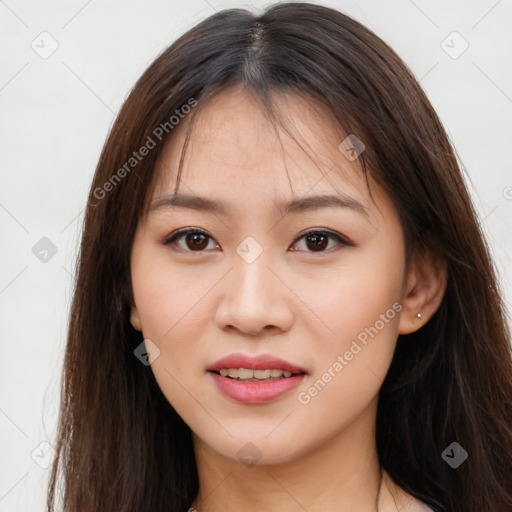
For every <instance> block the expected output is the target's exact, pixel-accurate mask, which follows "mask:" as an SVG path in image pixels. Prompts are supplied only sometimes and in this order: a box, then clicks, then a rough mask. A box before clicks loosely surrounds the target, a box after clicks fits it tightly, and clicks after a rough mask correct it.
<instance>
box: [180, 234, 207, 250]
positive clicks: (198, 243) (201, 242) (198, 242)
mask: <svg viewBox="0 0 512 512" xmlns="http://www.w3.org/2000/svg"><path fill="white" fill-rule="evenodd" d="M185 243H186V244H187V247H188V248H189V249H191V250H192V251H195V250H201V249H205V248H206V246H207V245H208V237H207V236H206V235H203V234H202V233H188V234H187V235H185Z"/></svg>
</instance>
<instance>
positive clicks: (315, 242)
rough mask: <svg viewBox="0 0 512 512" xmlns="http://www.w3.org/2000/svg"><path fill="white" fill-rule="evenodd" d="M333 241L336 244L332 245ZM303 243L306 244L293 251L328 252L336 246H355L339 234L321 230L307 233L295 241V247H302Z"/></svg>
mask: <svg viewBox="0 0 512 512" xmlns="http://www.w3.org/2000/svg"><path fill="white" fill-rule="evenodd" d="M332 240H334V241H335V243H334V244H333V243H331V241H332ZM301 242H304V243H303V247H301V248H299V249H292V250H294V251H297V250H300V251H305V252H327V251H329V250H330V249H331V248H333V247H335V246H336V245H345V246H348V247H352V246H354V244H353V243H351V242H349V241H348V240H347V239H345V238H344V237H342V236H341V235H339V234H338V233H333V232H332V231H320V230H315V231H309V232H307V233H304V234H303V235H301V236H299V237H298V238H297V239H296V240H295V242H294V245H295V244H297V245H300V243H301ZM304 246H305V248H304Z"/></svg>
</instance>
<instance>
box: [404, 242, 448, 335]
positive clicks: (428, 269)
mask: <svg viewBox="0 0 512 512" xmlns="http://www.w3.org/2000/svg"><path fill="white" fill-rule="evenodd" d="M447 279H448V271H447V265H446V261H445V260H444V258H442V257H441V255H440V254H439V253H437V252H436V251H434V250H433V249H430V248H428V247H425V246H421V248H417V249H416V250H415V251H414V253H413V255H412V256H411V262H410V266H409V271H408V273H407V276H406V278H405V284H404V287H403V291H402V302H401V304H402V311H401V314H400V322H399V324H398V332H399V333H400V334H409V333H411V332H414V331H417V330H418V329H419V328H420V327H422V326H423V325H425V324H426V323H427V322H428V321H429V320H430V318H431V317H432V316H433V315H434V313H435V312H436V311H437V308H438V307H439V305H440V304H441V302H442V300H443V297H444V292H445V290H446V282H447ZM418 313H420V314H421V318H419V317H418V316H417V315H418Z"/></svg>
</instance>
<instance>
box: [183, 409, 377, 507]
mask: <svg viewBox="0 0 512 512" xmlns="http://www.w3.org/2000/svg"><path fill="white" fill-rule="evenodd" d="M365 415H370V416H373V421H369V417H368V416H366V417H360V418H358V419H357V420H356V421H355V422H354V423H353V424H352V425H350V426H348V427H347V428H346V429H344V430H343V431H342V432H341V433H339V434H338V435H336V436H335V437H333V438H332V439H330V440H329V441H328V442H327V443H324V444H323V445H321V446H318V447H314V448H313V449H312V450H311V451H310V452H309V453H305V454H303V455H302V456H300V457H296V458H295V459H294V460H292V461H289V462H286V463H283V464H256V465H254V466H250V467H248V466H246V465H244V464H242V463H241V462H240V461H238V460H233V459H230V458H226V457H224V456H222V455H220V454H219V453H217V452H215V451H214V450H212V449H211V448H210V447H209V446H208V445H206V444H205V443H203V442H202V441H201V440H200V439H199V438H197V437H196V436H195V435H194V450H195V456H196V463H197V468H198V476H199V493H198V496H197V499H196V500H195V501H194V503H193V504H192V510H196V511H197V512H213V511H218V510H223V511H225V512H232V511H233V512H234V511H235V510H236V511H237V512H238V511H239V510H244V511H246V512H253V511H254V512H256V511H261V510H265V511H268V512H274V511H276V512H277V511H279V512H292V511H293V512H296V511H298V510H323V511H326V512H328V511H333V512H334V511H336V512H348V511H350V512H356V511H361V512H362V511H364V512H374V511H376V510H377V502H378V500H379V489H380V486H381V480H382V473H381V468H380V466H379V462H378V457H377V451H376V446H375V421H374V418H375V409H374V408H373V407H372V408H371V409H369V410H367V411H365V412H364V413H363V415H362V416H365Z"/></svg>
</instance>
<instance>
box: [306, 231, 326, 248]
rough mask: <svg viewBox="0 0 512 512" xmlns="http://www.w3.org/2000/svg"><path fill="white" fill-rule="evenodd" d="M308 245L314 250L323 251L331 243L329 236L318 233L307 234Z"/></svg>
mask: <svg viewBox="0 0 512 512" xmlns="http://www.w3.org/2000/svg"><path fill="white" fill-rule="evenodd" d="M306 245H307V247H308V249H311V250H312V251H323V250H324V249H325V248H326V247H327V246H328V245H329V237H328V236H326V235H323V234H316V233H312V234H310V235H306Z"/></svg>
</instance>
